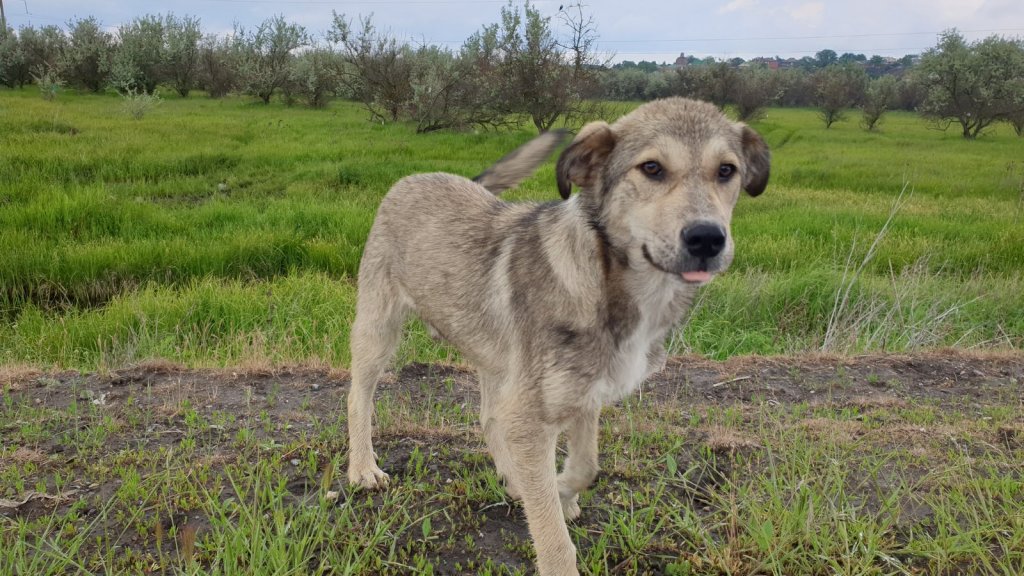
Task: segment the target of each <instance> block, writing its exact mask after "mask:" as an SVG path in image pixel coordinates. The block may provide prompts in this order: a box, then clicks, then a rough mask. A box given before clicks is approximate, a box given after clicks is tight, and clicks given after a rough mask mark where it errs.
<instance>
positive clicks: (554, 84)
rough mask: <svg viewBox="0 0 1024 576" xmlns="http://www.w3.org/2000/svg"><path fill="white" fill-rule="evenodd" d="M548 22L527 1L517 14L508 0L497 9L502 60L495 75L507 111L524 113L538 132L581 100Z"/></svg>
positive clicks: (553, 122)
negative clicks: (499, 19)
mask: <svg viewBox="0 0 1024 576" xmlns="http://www.w3.org/2000/svg"><path fill="white" fill-rule="evenodd" d="M550 20H551V19H550V18H546V17H544V16H542V15H541V13H540V11H539V10H538V9H537V8H535V7H533V6H532V5H530V3H529V2H528V1H527V2H525V3H524V4H523V11H522V13H521V14H520V11H519V9H518V8H517V7H515V6H513V5H512V3H511V0H510V2H509V4H508V5H506V6H504V7H503V8H502V9H501V25H500V28H499V34H500V36H499V38H500V40H499V45H500V46H501V50H502V52H503V53H504V55H505V57H504V58H503V60H502V62H501V64H500V68H499V70H498V74H499V76H500V79H501V80H502V81H504V83H505V88H506V90H505V94H504V96H505V100H506V103H507V104H508V106H509V110H508V111H509V112H510V113H517V112H518V113H523V114H526V115H527V116H529V118H530V119H531V120H532V121H533V124H534V126H536V127H537V129H538V130H540V131H541V132H544V131H546V130H548V129H550V128H551V127H552V126H553V125H554V124H555V122H556V121H558V119H559V118H560V117H562V116H565V115H567V114H568V113H569V112H570V111H571V110H572V108H573V106H574V105H576V104H578V103H579V102H580V101H581V97H580V95H579V93H578V92H577V91H576V90H575V88H576V87H575V86H574V85H573V78H572V69H571V68H570V67H569V66H567V65H566V64H565V59H564V57H563V52H562V49H561V47H560V46H559V45H558V43H557V42H556V41H555V37H554V34H553V33H552V31H551V25H550Z"/></svg>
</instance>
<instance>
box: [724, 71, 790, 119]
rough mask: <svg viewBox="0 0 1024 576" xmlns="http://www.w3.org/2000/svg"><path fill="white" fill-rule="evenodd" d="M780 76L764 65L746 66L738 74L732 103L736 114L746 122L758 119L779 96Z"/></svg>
mask: <svg viewBox="0 0 1024 576" xmlns="http://www.w3.org/2000/svg"><path fill="white" fill-rule="evenodd" d="M779 93H780V90H779V77H778V75H777V74H776V73H775V72H772V71H771V70H769V69H768V68H766V67H764V66H760V67H751V68H745V69H742V70H740V71H739V73H738V74H737V76H736V83H735V87H734V89H733V91H732V98H731V100H732V103H733V105H735V107H736V116H737V118H738V119H739V120H742V121H744V122H751V121H753V120H758V119H760V118H761V117H763V116H764V109H765V108H766V107H768V106H770V105H771V104H772V103H773V102H775V101H776V100H777V99H778V98H779Z"/></svg>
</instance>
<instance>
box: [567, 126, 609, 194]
mask: <svg viewBox="0 0 1024 576" xmlns="http://www.w3.org/2000/svg"><path fill="white" fill-rule="evenodd" d="M613 148H615V135H614V134H613V133H612V130H611V127H610V126H608V124H607V123H606V122H601V121H597V122H591V123H590V124H587V125H586V126H584V127H583V129H581V130H580V133H579V134H577V135H576V138H574V139H573V141H572V144H569V146H568V147H567V148H566V149H565V150H563V151H562V155H561V156H560V157H559V158H558V169H557V171H556V173H557V176H558V193H559V194H561V195H562V198H563V199H565V198H568V197H569V195H570V194H571V193H572V185H573V184H575V185H577V186H579V187H581V188H583V187H587V186H590V185H592V184H593V183H594V182H595V180H596V178H597V176H598V174H599V171H600V169H601V167H602V165H603V164H604V161H605V160H607V159H608V154H609V153H611V151H612V149H613Z"/></svg>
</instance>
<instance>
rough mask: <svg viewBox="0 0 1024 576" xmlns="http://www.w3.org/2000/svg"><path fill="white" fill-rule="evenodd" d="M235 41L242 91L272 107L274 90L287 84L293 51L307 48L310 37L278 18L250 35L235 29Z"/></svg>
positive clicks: (264, 23)
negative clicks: (271, 101)
mask: <svg viewBox="0 0 1024 576" xmlns="http://www.w3.org/2000/svg"><path fill="white" fill-rule="evenodd" d="M234 42H235V44H234V48H235V58H236V60H235V62H236V65H237V70H238V78H239V81H240V83H241V88H242V89H243V90H245V92H246V93H247V94H251V95H253V96H256V97H258V98H259V99H260V100H262V101H263V103H264V104H269V103H270V98H271V97H272V96H273V95H274V91H275V90H277V89H279V88H281V87H282V86H283V85H284V84H285V82H287V81H288V73H289V66H290V64H291V61H292V59H293V58H294V55H293V54H292V51H294V50H296V49H298V48H301V47H303V46H306V45H308V44H309V35H308V34H307V33H306V29H305V28H304V27H303V26H299V25H298V24H291V23H289V22H287V21H286V20H285V19H284V16H280V15H279V16H274V17H273V18H269V19H267V20H264V21H263V22H262V23H260V25H259V26H258V27H257V28H256V29H255V30H253V31H250V32H246V31H245V29H243V28H241V27H238V26H236V28H235V32H234Z"/></svg>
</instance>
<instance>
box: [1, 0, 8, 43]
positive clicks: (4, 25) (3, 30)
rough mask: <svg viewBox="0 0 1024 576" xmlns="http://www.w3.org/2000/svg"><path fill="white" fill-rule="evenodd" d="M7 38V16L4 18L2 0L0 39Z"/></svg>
mask: <svg viewBox="0 0 1024 576" xmlns="http://www.w3.org/2000/svg"><path fill="white" fill-rule="evenodd" d="M6 37H7V16H4V0H0V38H6Z"/></svg>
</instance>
